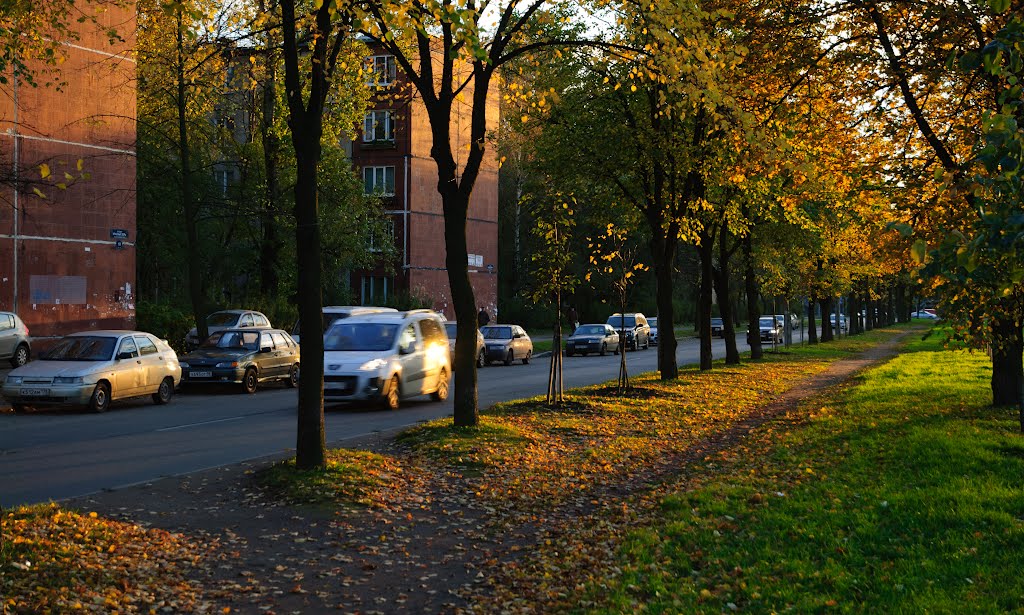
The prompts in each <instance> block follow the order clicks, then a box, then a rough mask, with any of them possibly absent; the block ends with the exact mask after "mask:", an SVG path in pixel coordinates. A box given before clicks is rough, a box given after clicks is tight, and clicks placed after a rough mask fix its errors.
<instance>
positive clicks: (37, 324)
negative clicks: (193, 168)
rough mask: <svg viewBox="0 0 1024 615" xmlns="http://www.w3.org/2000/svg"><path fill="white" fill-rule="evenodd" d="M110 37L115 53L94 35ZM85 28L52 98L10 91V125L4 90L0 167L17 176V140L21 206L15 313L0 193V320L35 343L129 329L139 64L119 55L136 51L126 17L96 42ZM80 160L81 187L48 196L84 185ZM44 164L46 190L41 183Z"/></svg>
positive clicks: (9, 196)
mask: <svg viewBox="0 0 1024 615" xmlns="http://www.w3.org/2000/svg"><path fill="white" fill-rule="evenodd" d="M107 27H114V28H116V29H117V32H118V34H119V35H120V36H121V37H122V38H123V39H124V41H123V42H120V43H117V44H115V45H114V46H111V45H110V43H109V41H108V37H107V36H106V35H105V34H103V33H102V28H107ZM82 28H83V31H82V38H81V39H80V40H79V41H76V42H75V43H74V45H72V46H69V47H67V48H66V49H67V52H68V58H67V60H66V61H65V62H64V64H63V65H62V80H63V81H65V82H66V83H65V85H64V86H63V87H62V89H61V90H60V91H57V90H56V89H53V88H43V87H40V88H32V87H28V86H25V85H23V84H22V85H20V86H18V87H17V99H18V110H17V114H15V109H14V105H13V99H14V94H15V92H14V86H12V84H11V83H10V82H9V83H8V84H5V85H3V86H0V87H2V88H3V92H2V95H0V100H2V101H3V102H2V103H0V164H4V165H9V166H8V169H11V168H13V167H14V166H15V165H14V163H13V160H12V158H13V153H14V137H13V136H12V133H13V132H14V131H17V133H18V134H19V135H22V136H21V137H20V138H19V139H18V141H19V142H18V149H19V156H18V158H19V161H20V164H18V165H17V166H18V168H19V169H20V170H21V175H22V181H23V183H22V184H20V185H21V189H20V190H19V192H18V195H17V196H18V198H17V200H18V210H19V217H18V237H19V238H18V240H17V244H18V271H17V295H18V300H17V305H15V297H14V291H15V288H14V287H15V283H14V277H15V273H14V244H15V239H14V237H13V235H14V227H15V224H14V217H13V207H12V206H11V205H12V204H13V202H14V196H15V194H14V188H13V186H12V184H11V183H10V182H7V183H5V184H3V185H2V186H0V199H2V200H3V201H4V205H5V206H4V207H2V208H0V309H2V310H10V311H15V312H17V313H18V314H19V315H20V316H21V318H22V319H23V320H24V321H25V323H26V324H27V325H28V326H29V329H30V330H31V332H32V334H33V336H51V335H60V334H63V333H68V332H72V331H79V330H85V329H95V328H111V327H131V326H133V323H134V318H135V309H134V286H135V249H134V241H135V233H136V228H135V220H136V216H135V156H134V150H135V117H136V110H135V100H136V96H135V83H134V80H135V64H134V62H133V61H132V59H131V57H130V56H129V55H128V54H127V50H130V49H131V48H132V47H133V46H134V32H135V24H134V7H129V8H126V9H124V10H117V11H110V12H108V13H107V14H105V15H104V16H103V17H102V18H101V24H100V25H99V28H100V29H101V30H100V31H97V29H96V28H97V26H93V25H90V24H84V25H83V26H82ZM9 77H10V76H9ZM79 160H81V164H82V170H83V171H84V172H85V173H87V174H88V177H87V178H79V179H77V180H75V181H73V182H68V183H69V184H70V185H68V187H67V188H66V189H64V190H61V189H59V188H58V187H56V185H55V184H56V182H58V181H61V182H63V181H65V179H64V173H65V172H67V173H70V174H71V175H72V176H78V175H79V174H80V173H79V170H78V161H79ZM43 163H45V164H47V165H48V166H49V168H50V171H51V173H52V177H51V178H50V179H49V180H42V179H41V177H40V172H39V168H40V164H43ZM8 174H9V173H3V174H0V175H4V176H6V175H8ZM29 180H30V181H31V182H32V183H31V184H30V183H26V182H27V181H29ZM33 186H35V187H37V188H39V189H40V190H41V191H42V192H43V193H44V194H45V198H40V197H38V196H37V195H36V194H35V193H34V191H33V190H32V187H33ZM112 229H125V230H127V231H128V240H127V242H126V243H125V245H124V247H123V249H115V245H114V239H113V238H112V237H111V230H112ZM44 276H47V277H44ZM53 276H55V277H53ZM83 279H84V292H79V291H81V290H83V288H82V285H81V284H80V282H82V281H83ZM55 290H56V291H57V292H58V294H57V295H54V294H53V292H54V291H55ZM69 301H71V303H69Z"/></svg>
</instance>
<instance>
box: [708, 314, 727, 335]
mask: <svg viewBox="0 0 1024 615" xmlns="http://www.w3.org/2000/svg"><path fill="white" fill-rule="evenodd" d="M711 337H725V321H724V320H722V319H721V318H712V319H711Z"/></svg>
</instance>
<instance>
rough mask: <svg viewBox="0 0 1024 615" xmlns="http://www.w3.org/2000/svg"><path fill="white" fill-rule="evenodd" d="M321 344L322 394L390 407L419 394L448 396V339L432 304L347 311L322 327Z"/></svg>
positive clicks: (441, 397)
mask: <svg viewBox="0 0 1024 615" xmlns="http://www.w3.org/2000/svg"><path fill="white" fill-rule="evenodd" d="M324 350H325V352H324V397H327V398H330V399H332V400H336V401H363V400H369V401H373V402H379V403H381V404H383V405H384V407H386V408H389V409H392V410H395V409H397V408H398V405H399V403H400V402H401V400H402V399H405V398H409V397H416V396H418V395H430V396H431V397H433V398H434V400H435V401H444V400H445V399H447V398H448V385H449V381H448V379H449V375H450V374H451V363H450V361H449V354H448V339H447V337H446V335H445V331H444V321H443V320H442V318H441V315H440V314H438V313H437V312H434V311H432V310H412V311H409V312H377V313H373V314H361V315H358V316H350V317H348V318H345V319H343V320H340V321H338V322H336V323H334V325H332V326H331V328H330V329H328V330H327V334H326V335H325V336H324Z"/></svg>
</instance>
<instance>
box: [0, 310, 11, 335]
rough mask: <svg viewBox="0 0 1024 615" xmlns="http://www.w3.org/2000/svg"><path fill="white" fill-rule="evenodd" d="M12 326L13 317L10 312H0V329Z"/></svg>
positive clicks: (4, 329)
mask: <svg viewBox="0 0 1024 615" xmlns="http://www.w3.org/2000/svg"><path fill="white" fill-rule="evenodd" d="M13 328H14V317H13V316H11V315H10V314H0V331H6V330H8V329H13Z"/></svg>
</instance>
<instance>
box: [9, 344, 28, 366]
mask: <svg viewBox="0 0 1024 615" xmlns="http://www.w3.org/2000/svg"><path fill="white" fill-rule="evenodd" d="M26 363H28V346H26V345H25V344H19V345H18V348H17V350H15V351H14V356H13V357H11V365H12V366H14V367H21V366H22V365H24V364H26Z"/></svg>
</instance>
